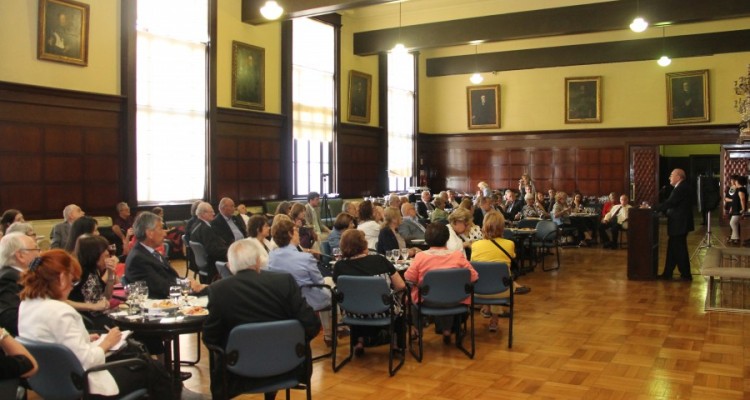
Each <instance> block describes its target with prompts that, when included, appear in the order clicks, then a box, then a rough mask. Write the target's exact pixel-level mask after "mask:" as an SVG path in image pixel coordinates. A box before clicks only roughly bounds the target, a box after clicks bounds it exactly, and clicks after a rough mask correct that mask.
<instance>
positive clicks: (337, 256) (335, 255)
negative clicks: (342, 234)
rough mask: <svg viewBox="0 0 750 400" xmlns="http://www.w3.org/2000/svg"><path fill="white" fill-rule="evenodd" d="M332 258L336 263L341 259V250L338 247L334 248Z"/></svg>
mask: <svg viewBox="0 0 750 400" xmlns="http://www.w3.org/2000/svg"><path fill="white" fill-rule="evenodd" d="M333 258H335V259H336V260H337V261H338V260H340V259H341V248H340V247H334V248H333Z"/></svg>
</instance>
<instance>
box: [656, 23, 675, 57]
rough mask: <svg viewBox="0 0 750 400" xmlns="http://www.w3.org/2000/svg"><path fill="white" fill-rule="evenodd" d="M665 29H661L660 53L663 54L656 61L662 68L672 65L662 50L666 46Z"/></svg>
mask: <svg viewBox="0 0 750 400" xmlns="http://www.w3.org/2000/svg"><path fill="white" fill-rule="evenodd" d="M666 43H667V28H666V27H663V26H662V27H661V53H662V54H664V55H663V56H661V58H659V60H657V61H656V63H657V64H659V65H661V66H662V67H666V66H668V65H669V64H672V60H671V59H670V58H669V57H668V56H667V55H666V51H665V50H664V49H665V48H666V47H667V45H666Z"/></svg>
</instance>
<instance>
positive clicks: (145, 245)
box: [125, 211, 206, 299]
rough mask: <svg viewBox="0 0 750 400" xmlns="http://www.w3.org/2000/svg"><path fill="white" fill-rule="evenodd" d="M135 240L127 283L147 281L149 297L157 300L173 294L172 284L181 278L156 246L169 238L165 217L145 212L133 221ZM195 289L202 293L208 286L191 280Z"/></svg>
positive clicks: (127, 266)
mask: <svg viewBox="0 0 750 400" xmlns="http://www.w3.org/2000/svg"><path fill="white" fill-rule="evenodd" d="M133 231H134V234H135V239H136V241H137V242H138V243H136V244H135V246H133V248H132V249H131V250H130V253H128V258H127V259H126V260H125V280H126V281H127V282H130V283H132V282H137V281H146V284H147V285H148V296H149V297H150V298H153V299H166V298H168V297H169V287H170V286H174V285H175V284H176V283H177V282H176V279H177V278H178V277H179V275H178V274H177V271H175V270H174V268H172V266H171V265H169V261H167V259H166V258H164V257H163V256H162V255H161V254H159V252H157V251H156V250H155V249H156V248H157V247H159V246H160V245H161V244H162V242H163V241H164V237H166V235H167V234H166V232H165V231H164V227H163V225H162V220H161V218H159V217H158V216H157V215H156V214H154V213H151V212H148V211H144V212H142V213H140V214H139V215H138V218H136V220H135V222H134V223H133ZM191 286H192V289H193V292H196V293H198V292H201V291H202V290H203V289H204V288H205V287H206V285H201V284H199V283H197V282H195V281H192V280H191Z"/></svg>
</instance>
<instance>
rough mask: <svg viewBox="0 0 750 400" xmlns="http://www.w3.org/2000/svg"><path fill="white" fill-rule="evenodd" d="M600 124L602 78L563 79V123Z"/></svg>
mask: <svg viewBox="0 0 750 400" xmlns="http://www.w3.org/2000/svg"><path fill="white" fill-rule="evenodd" d="M597 122H602V77H601V76H584V77H576V78H565V123H566V124H585V123H597Z"/></svg>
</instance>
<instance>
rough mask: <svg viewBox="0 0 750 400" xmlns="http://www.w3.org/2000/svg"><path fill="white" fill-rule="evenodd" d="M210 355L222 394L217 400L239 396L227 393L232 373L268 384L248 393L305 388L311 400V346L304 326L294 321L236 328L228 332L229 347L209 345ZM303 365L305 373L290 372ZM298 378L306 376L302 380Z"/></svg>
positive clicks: (287, 395) (245, 325)
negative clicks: (229, 377) (228, 381)
mask: <svg viewBox="0 0 750 400" xmlns="http://www.w3.org/2000/svg"><path fill="white" fill-rule="evenodd" d="M206 347H207V348H208V350H209V351H210V352H211V357H212V363H213V365H214V367H215V368H216V371H217V372H218V375H219V377H220V382H221V385H220V387H221V395H220V396H218V397H219V398H218V400H223V399H228V398H230V396H231V397H234V396H236V395H237V394H239V393H227V377H228V374H233V375H235V376H237V377H238V378H246V379H263V380H264V381H265V384H264V385H262V386H260V387H256V388H253V389H251V390H247V391H245V393H265V392H272V391H276V390H281V389H286V398H287V400H289V396H290V393H289V390H290V389H291V388H296V387H298V386H299V385H304V386H305V390H306V393H307V399H308V400H309V399H311V398H312V393H311V390H310V374H311V372H312V362H311V360H310V343H308V342H307V340H306V339H305V330H304V328H303V327H302V324H301V323H300V322H299V321H297V320H295V319H290V320H283V321H270V322H254V323H248V324H243V325H238V326H235V327H234V328H233V329H232V330H231V331H230V332H229V338H228V340H227V345H226V348H224V349H222V348H221V347H219V346H216V345H206ZM300 366H302V367H303V368H304V369H305V373H304V374H291V375H292V376H290V374H289V373H290V372H292V371H294V370H296V369H298V368H299V367H300ZM297 375H300V376H304V377H305V378H304V379H300V378H299V377H298V376H297Z"/></svg>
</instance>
